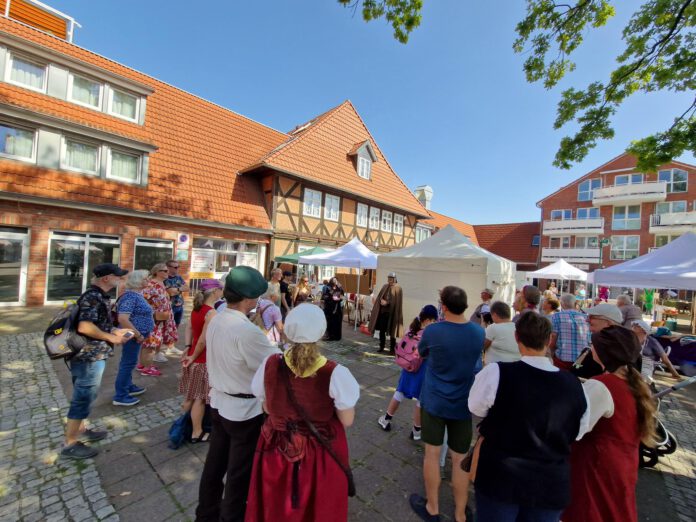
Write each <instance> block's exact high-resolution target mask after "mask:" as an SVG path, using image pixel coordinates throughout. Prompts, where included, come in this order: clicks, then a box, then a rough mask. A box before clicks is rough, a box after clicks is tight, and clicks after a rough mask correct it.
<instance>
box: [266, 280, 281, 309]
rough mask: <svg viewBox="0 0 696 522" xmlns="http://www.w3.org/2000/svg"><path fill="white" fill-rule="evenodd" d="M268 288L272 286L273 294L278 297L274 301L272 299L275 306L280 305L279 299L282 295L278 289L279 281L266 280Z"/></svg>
mask: <svg viewBox="0 0 696 522" xmlns="http://www.w3.org/2000/svg"><path fill="white" fill-rule="evenodd" d="M268 288H273V290H274V293H275V295H277V296H278V299H277V300H276V301H273V302H274V303H275V305H276V306H280V300H281V299H282V298H283V295H282V293H281V289H280V283H279V282H277V281H269V282H268Z"/></svg>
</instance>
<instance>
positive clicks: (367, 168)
mask: <svg viewBox="0 0 696 522" xmlns="http://www.w3.org/2000/svg"><path fill="white" fill-rule="evenodd" d="M358 176H360V177H361V178H363V179H370V177H371V176H372V162H371V161H370V160H369V159H368V158H365V157H363V156H358Z"/></svg>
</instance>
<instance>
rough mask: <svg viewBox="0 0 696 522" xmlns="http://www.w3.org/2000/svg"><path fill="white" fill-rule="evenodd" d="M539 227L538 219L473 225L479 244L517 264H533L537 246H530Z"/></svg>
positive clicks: (536, 254)
mask: <svg viewBox="0 0 696 522" xmlns="http://www.w3.org/2000/svg"><path fill="white" fill-rule="evenodd" d="M540 228H541V226H540V224H539V222H538V221H529V222H526V223H501V224H498V225H474V230H476V237H477V238H478V243H479V246H482V247H483V248H485V249H486V250H489V251H490V252H493V253H494V254H497V255H499V256H502V257H505V258H507V259H509V260H511V261H514V262H516V263H518V264H535V265H536V263H537V257H538V253H539V247H538V246H532V238H533V237H534V236H535V235H538V234H540Z"/></svg>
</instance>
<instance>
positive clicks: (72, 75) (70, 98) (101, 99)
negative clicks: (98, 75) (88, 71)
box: [67, 72, 104, 111]
mask: <svg viewBox="0 0 696 522" xmlns="http://www.w3.org/2000/svg"><path fill="white" fill-rule="evenodd" d="M76 76H77V77H78V78H81V79H83V80H87V81H89V82H94V83H98V84H99V101H98V102H97V105H90V104H89V103H85V102H83V101H80V100H76V99H75V98H73V96H72V95H73V81H74V80H75V77H76ZM67 98H68V101H69V102H70V103H74V104H75V105H81V106H82V107H87V108H88V109H94V110H97V111H101V110H102V105H103V103H104V84H103V83H102V82H100V81H98V80H94V79H92V78H90V77H88V76H82V75H81V74H75V73H73V72H71V73H69V74H68V96H67Z"/></svg>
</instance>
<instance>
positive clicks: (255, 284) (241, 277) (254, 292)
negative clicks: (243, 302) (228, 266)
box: [225, 266, 268, 299]
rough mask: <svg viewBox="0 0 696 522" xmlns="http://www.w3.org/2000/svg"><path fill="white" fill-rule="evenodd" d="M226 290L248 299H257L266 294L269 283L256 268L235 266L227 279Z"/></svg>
mask: <svg viewBox="0 0 696 522" xmlns="http://www.w3.org/2000/svg"><path fill="white" fill-rule="evenodd" d="M225 288H226V289H227V290H231V291H233V292H234V293H236V294H238V295H241V296H242V297H246V298H247V299H256V298H257V297H259V296H260V295H261V294H263V293H265V292H266V290H267V289H268V282H267V281H266V280H265V279H264V278H263V276H262V275H261V272H259V271H258V270H256V269H255V268H251V267H250V266H235V267H234V268H233V269H232V270H230V273H229V274H227V277H226V278H225Z"/></svg>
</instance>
